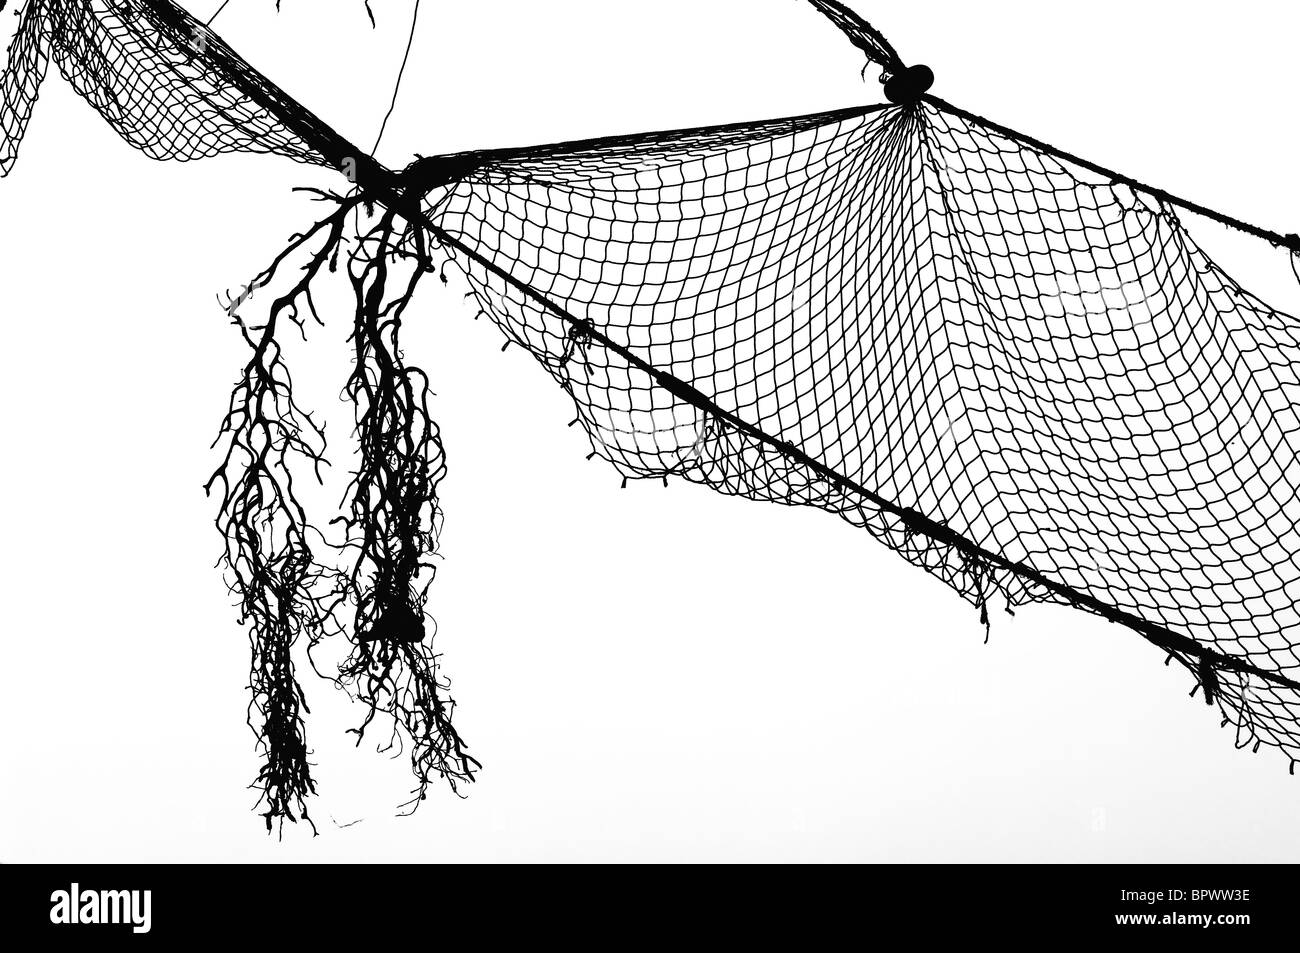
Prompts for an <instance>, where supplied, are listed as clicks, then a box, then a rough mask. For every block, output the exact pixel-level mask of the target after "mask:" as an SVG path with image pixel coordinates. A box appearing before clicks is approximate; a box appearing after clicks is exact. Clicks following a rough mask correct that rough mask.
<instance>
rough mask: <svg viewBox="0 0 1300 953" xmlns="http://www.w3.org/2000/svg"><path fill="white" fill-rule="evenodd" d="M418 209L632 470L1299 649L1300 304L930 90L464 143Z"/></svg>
mask: <svg viewBox="0 0 1300 953" xmlns="http://www.w3.org/2000/svg"><path fill="white" fill-rule="evenodd" d="M428 211H429V214H430V216H431V217H432V218H433V219H434V220H435V221H437V222H438V223H439V224H440V225H441V226H442V227H444V228H445V229H446V230H447V231H448V232H450V233H451V234H452V235H454V236H456V237H457V238H458V239H459V240H460V241H462V242H464V243H465V244H466V245H467V246H468V247H470V248H472V249H473V250H474V251H476V252H477V253H479V254H480V255H481V256H482V257H483V259H485V260H486V261H488V262H490V263H492V264H493V265H494V266H496V269H499V270H500V271H497V270H496V269H489V268H486V267H484V266H483V264H481V263H479V262H477V261H474V260H472V259H468V258H467V257H466V256H464V255H461V256H460V260H461V263H462V265H463V267H464V269H465V271H466V273H467V274H468V276H469V278H470V281H471V283H472V285H473V287H474V289H475V291H476V293H477V296H478V299H479V301H480V302H481V303H482V305H483V307H484V309H485V310H486V311H487V312H488V313H489V314H490V315H492V317H493V318H495V319H496V320H497V321H498V322H499V323H500V324H501V326H502V327H503V328H505V330H506V331H507V333H508V334H509V335H510V336H511V337H512V338H513V339H514V340H515V341H517V342H518V343H520V344H521V345H523V346H524V347H526V348H527V349H528V350H529V351H531V352H532V353H533V354H534V355H535V356H536V357H537V359H538V360H539V361H540V362H541V363H542V364H543V366H545V367H546V368H547V369H548V370H549V371H550V372H551V374H552V375H553V376H554V377H555V378H556V379H557V380H558V381H559V382H560V384H561V385H562V386H563V387H564V388H565V389H566V390H567V391H568V392H569V393H570V394H571V395H572V396H573V398H574V400H575V403H576V405H577V409H578V419H579V421H580V422H581V423H582V425H583V427H584V428H585V429H586V431H587V433H588V434H589V435H590V437H591V443H592V448H593V450H594V452H595V453H597V454H598V455H600V456H602V457H604V458H605V459H607V460H609V461H610V462H611V463H612V464H614V466H616V467H617V468H618V469H619V470H620V471H621V472H622V473H623V474H625V475H626V476H628V477H634V478H636V477H664V476H669V475H674V476H680V477H683V478H685V479H687V480H691V481H695V482H698V483H703V484H707V485H709V486H712V487H714V488H715V489H717V490H720V491H722V492H725V493H731V494H737V495H741V496H746V497H749V498H752V499H760V500H768V501H774V502H780V503H787V504H793V505H807V506H816V507H819V508H822V509H826V510H829V511H831V512H834V513H837V514H839V515H840V516H842V517H844V518H845V519H846V520H848V521H849V522H850V523H852V524H854V525H856V526H860V527H862V528H865V529H866V530H868V531H869V532H870V533H871V534H872V535H873V536H875V537H876V538H877V539H879V540H881V541H882V542H884V543H885V544H886V545H888V546H890V547H891V548H892V549H894V550H896V551H898V552H899V553H901V554H902V555H903V556H904V557H906V558H907V559H908V560H909V561H911V562H913V563H915V564H917V565H919V566H921V567H923V568H924V569H926V570H927V571H929V572H931V573H933V574H934V575H936V576H937V577H939V578H940V579H942V580H943V581H944V582H946V583H947V584H948V585H949V586H951V587H952V588H954V589H955V590H956V591H957V592H959V593H961V594H962V595H963V596H964V597H965V598H966V599H968V600H970V601H971V602H973V603H976V604H979V605H981V606H983V605H985V604H986V603H987V602H988V601H989V600H990V599H992V598H995V597H1000V598H1001V599H1002V600H1005V602H1006V604H1008V605H1009V606H1016V605H1020V604H1023V603H1026V602H1035V601H1059V602H1067V603H1074V604H1083V605H1084V607H1085V608H1086V607H1088V605H1087V604H1086V603H1087V600H1089V599H1091V600H1095V601H1097V602H1100V603H1104V604H1105V605H1106V606H1111V607H1115V608H1117V609H1118V610H1121V611H1123V612H1125V613H1129V614H1131V615H1132V616H1133V617H1135V618H1137V619H1140V620H1145V621H1147V622H1150V623H1155V624H1156V625H1158V626H1160V627H1163V628H1167V629H1168V630H1170V631H1172V632H1174V633H1181V634H1183V635H1185V636H1187V637H1189V638H1191V639H1193V640H1195V642H1196V643H1198V644H1200V645H1202V646H1206V647H1209V648H1212V649H1213V650H1215V651H1216V652H1219V653H1223V654H1224V655H1226V656H1229V657H1231V658H1234V659H1240V660H1244V661H1246V662H1248V663H1249V664H1250V665H1252V666H1254V667H1256V668H1258V669H1260V670H1263V671H1265V672H1270V673H1279V674H1283V675H1287V674H1290V675H1295V674H1296V670H1297V667H1298V665H1300V662H1298V660H1297V655H1296V650H1295V646H1296V639H1297V635H1298V634H1300V628H1298V623H1300V619H1298V618H1297V611H1296V597H1297V595H1300V583H1298V582H1297V580H1298V579H1300V564H1298V563H1297V559H1296V554H1297V553H1298V552H1300V531H1298V530H1297V521H1298V520H1300V503H1297V499H1296V497H1297V493H1296V487H1297V486H1298V485H1300V461H1298V460H1297V455H1296V448H1297V445H1298V443H1300V436H1298V435H1297V425H1298V423H1300V421H1298V420H1297V413H1296V400H1297V398H1298V397H1300V389H1298V388H1300V379H1298V378H1297V372H1296V367H1297V366H1298V364H1297V362H1298V361H1300V325H1298V324H1297V322H1296V321H1295V319H1293V318H1292V317H1290V316H1288V315H1285V314H1282V313H1279V312H1277V311H1275V310H1273V309H1271V308H1269V307H1267V306H1266V305H1265V304H1264V303H1263V302H1261V301H1260V300H1258V299H1257V298H1255V297H1253V296H1252V295H1251V294H1249V293H1248V292H1247V291H1245V290H1244V289H1243V288H1241V287H1240V286H1239V285H1238V284H1237V283H1236V282H1234V281H1233V280H1232V279H1231V278H1229V277H1228V276H1227V275H1226V274H1224V273H1223V271H1222V270H1220V269H1219V268H1218V267H1217V266H1216V265H1215V264H1214V263H1213V262H1212V261H1211V260H1210V259H1209V258H1208V257H1207V256H1206V255H1205V253H1204V252H1203V251H1201V250H1200V249H1199V248H1198V247H1197V246H1196V244H1195V243H1194V242H1193V241H1192V239H1191V238H1190V237H1189V235H1188V233H1187V231H1186V230H1185V229H1184V228H1183V227H1182V226H1181V225H1180V223H1179V220H1178V217H1177V215H1176V214H1175V212H1174V210H1173V209H1171V208H1170V207H1169V206H1168V205H1166V204H1164V203H1163V202H1161V201H1158V200H1156V199H1154V198H1152V197H1150V196H1144V195H1142V194H1140V193H1138V192H1136V191H1134V190H1133V189H1132V188H1130V187H1128V186H1126V185H1121V184H1116V183H1115V182H1112V181H1105V180H1100V179H1099V178H1098V177H1097V176H1092V175H1089V174H1087V173H1086V172H1084V171H1083V170H1080V169H1077V168H1071V167H1069V166H1068V165H1067V164H1066V163H1064V162H1062V161H1060V160H1058V159H1057V158H1055V157H1053V156H1051V155H1047V154H1045V153H1043V152H1041V151H1039V150H1037V149H1035V148H1032V147H1029V146H1027V145H1026V144H1025V143H1023V142H1019V141H1013V140H1011V139H1009V138H1007V137H1005V136H1003V135H1001V134H999V133H996V132H993V131H991V130H989V129H986V128H981V127H980V126H979V125H977V124H974V123H972V122H970V121H967V120H965V119H963V118H959V117H957V116H954V115H952V114H950V113H947V112H945V111H943V110H941V109H939V108H937V107H935V106H932V105H928V104H918V105H916V106H912V107H890V108H872V109H860V110H852V111H849V112H838V113H829V114H825V115H820V116H812V117H807V118H800V119H794V120H789V121H783V122H776V123H759V124H756V125H747V126H740V127H726V128H722V129H712V130H710V129H703V130H693V131H689V132H684V133H675V134H667V135H658V136H654V135H652V136H638V137H632V138H628V139H624V140H618V141H608V140H606V141H602V142H595V143H588V144H576V145H572V146H560V147H551V148H544V149H536V150H528V151H524V152H520V153H517V154H511V155H504V156H485V157H484V159H483V164H482V165H481V166H480V167H478V168H477V169H476V170H475V171H473V172H472V173H470V174H469V175H468V176H467V177H466V178H465V179H463V180H462V181H460V182H459V183H457V184H455V185H454V186H451V187H449V188H447V189H445V190H443V191H442V192H435V193H433V194H431V195H430V196H429V200H428ZM500 272H504V273H507V274H508V275H510V276H513V277H514V278H515V279H517V281H518V284H516V283H513V282H510V281H507V280H505V279H504V278H503V277H502V274H501V273H500ZM519 284H523V285H526V286H528V287H529V288H533V289H536V290H537V291H539V292H541V294H542V295H543V296H544V297H545V298H546V299H549V300H550V301H553V302H555V303H557V304H558V305H559V306H560V308H561V309H562V310H563V311H564V312H567V313H568V314H569V315H571V316H572V317H574V318H576V319H578V321H579V322H580V323H579V324H578V325H575V324H574V323H573V322H572V321H568V320H565V319H563V318H562V317H561V316H560V315H559V314H558V313H557V312H556V311H555V310H553V309H549V308H547V307H545V306H544V305H543V304H541V303H540V302H539V300H538V299H537V298H536V297H535V296H532V295H528V294H525V293H523V292H522V291H521V289H520V287H519ZM583 323H586V324H589V325H590V327H592V328H595V329H599V330H600V332H601V333H602V336H604V337H607V338H609V339H612V340H613V341H614V342H615V343H617V344H619V345H622V346H623V348H624V349H626V350H627V351H629V352H631V353H633V354H634V355H637V356H639V357H641V358H643V359H644V361H645V362H646V363H647V364H649V365H652V366H653V367H654V368H656V369H658V370H660V371H664V372H666V373H667V374H669V375H671V376H672V377H673V378H675V379H677V380H680V381H683V382H687V383H688V384H690V385H691V387H692V388H693V389H694V390H695V391H697V392H699V393H701V394H704V395H707V396H708V397H709V398H710V400H711V402H712V403H713V404H715V405H716V406H717V407H718V408H721V410H722V411H724V412H725V413H722V414H719V413H717V412H715V411H714V410H713V409H712V408H706V407H702V406H700V402H699V401H698V400H695V399H693V398H690V397H689V395H687V396H685V397H684V396H682V395H681V394H679V393H674V392H673V390H671V389H669V388H666V387H664V386H662V384H661V383H660V382H659V381H657V380H656V379H655V378H654V377H653V376H652V375H650V374H648V373H647V372H645V371H644V370H643V369H641V368H640V367H638V366H635V365H634V364H632V363H629V361H628V360H626V359H625V357H623V356H621V355H620V354H618V353H615V352H614V351H612V350H611V349H610V348H609V347H606V346H603V345H602V344H601V343H598V342H596V341H594V340H592V339H591V338H590V336H589V335H587V334H584V333H583V330H584V324H583ZM737 419H738V420H740V421H743V422H745V423H747V424H749V425H752V429H751V428H741V427H738V426H736V424H735V421H736V420H737ZM753 431H760V432H761V434H763V435H767V436H769V437H771V438H774V439H773V440H764V439H762V438H761V437H757V436H755V434H754V432H753ZM782 445H784V446H793V447H796V448H798V449H799V450H801V451H802V452H803V454H806V455H807V457H810V458H812V460H814V461H816V462H817V463H819V464H821V465H822V467H824V468H825V469H822V468H811V467H810V466H808V465H807V463H806V462H805V461H801V460H800V459H795V458H792V456H791V455H790V454H789V453H788V452H785V449H784V446H782ZM826 469H829V470H831V471H834V472H835V473H837V474H841V475H843V476H844V477H846V478H847V481H848V482H849V483H852V484H856V485H857V486H858V487H865V488H868V489H870V490H871V491H873V493H874V495H875V496H878V497H881V498H883V499H885V500H887V501H890V502H892V503H893V504H895V505H896V506H897V507H899V508H902V509H903V510H905V511H909V512H915V513H920V514H924V515H925V516H927V517H928V518H929V519H930V520H933V521H934V522H936V523H938V524H940V525H941V526H942V527H945V528H947V529H948V530H950V531H951V532H952V533H955V534H957V535H958V536H960V537H961V538H962V539H963V540H965V541H969V542H970V543H973V544H975V547H976V548H977V549H978V550H979V551H981V552H982V553H985V554H988V555H989V556H993V557H996V558H982V557H981V555H980V553H973V552H972V548H971V547H970V546H964V545H963V546H958V545H953V544H952V543H951V542H950V541H947V540H945V539H943V538H939V539H936V538H934V537H932V536H927V535H925V534H924V533H918V532H917V531H916V527H915V525H914V523H912V522H910V521H908V520H906V519H904V518H903V517H901V516H900V515H899V514H898V513H897V512H895V511H891V510H886V509H882V508H881V507H880V506H878V505H876V504H875V503H873V502H872V500H871V499H869V498H867V497H866V496H865V495H864V494H863V493H861V492H857V491H855V489H852V488H850V487H848V486H846V483H845V482H844V481H835V480H830V479H827V474H826ZM1008 563H1009V564H1012V565H1007V564H1008ZM1026 570H1028V572H1027V571H1026ZM1040 575H1041V576H1044V577H1046V578H1047V579H1049V580H1050V581H1052V582H1054V583H1056V584H1057V585H1055V586H1050V587H1049V586H1044V585H1041V584H1040V583H1039V582H1038V581H1037V577H1038V576H1040ZM1062 589H1068V590H1069V591H1068V592H1063V591H1062ZM1175 655H1176V657H1178V658H1181V659H1182V660H1183V661H1184V662H1185V663H1187V664H1188V667H1189V668H1191V669H1192V670H1193V671H1194V672H1196V673H1197V675H1198V678H1202V677H1204V676H1205V674H1206V673H1205V671H1204V667H1203V666H1202V665H1201V664H1200V659H1199V658H1198V657H1197V655H1196V654H1195V653H1186V652H1176V653H1175ZM1216 668H1217V666H1216ZM1210 677H1212V678H1215V679H1216V680H1217V682H1218V684H1217V686H1215V687H1216V688H1217V692H1216V693H1215V697H1216V698H1217V700H1218V702H1219V704H1220V706H1221V707H1222V709H1223V714H1224V717H1225V719H1226V720H1227V721H1229V722H1231V723H1232V724H1235V725H1237V726H1238V730H1239V736H1238V741H1239V743H1240V744H1243V745H1244V744H1248V743H1253V742H1259V741H1263V742H1266V743H1270V744H1275V745H1278V746H1279V747H1281V748H1283V749H1284V750H1285V751H1286V753H1287V755H1288V756H1290V757H1291V758H1292V759H1294V758H1295V757H1296V756H1297V755H1300V736H1298V735H1297V720H1296V719H1297V714H1298V713H1300V709H1297V707H1296V701H1297V696H1296V692H1295V691H1294V690H1293V689H1292V688H1291V687H1289V686H1286V685H1280V684H1276V683H1274V682H1270V681H1269V680H1267V679H1265V678H1261V677H1260V676H1259V675H1257V674H1255V673H1251V672H1237V671H1230V672H1226V673H1224V672H1220V673H1215V674H1213V675H1211V676H1210ZM1207 690H1208V687H1207Z"/></svg>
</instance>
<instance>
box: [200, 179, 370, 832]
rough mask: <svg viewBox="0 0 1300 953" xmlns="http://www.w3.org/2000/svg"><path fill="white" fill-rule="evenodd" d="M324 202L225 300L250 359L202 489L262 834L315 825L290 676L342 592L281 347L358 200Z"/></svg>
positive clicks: (315, 445) (308, 428)
mask: <svg viewBox="0 0 1300 953" xmlns="http://www.w3.org/2000/svg"><path fill="white" fill-rule="evenodd" d="M319 195H320V197H321V198H323V199H327V200H330V201H334V202H335V203H336V204H337V208H335V210H334V211H333V212H332V213H331V214H330V215H329V216H327V217H326V218H324V219H322V220H321V221H319V222H318V223H317V224H316V225H315V226H313V227H312V228H311V229H309V230H308V231H307V232H305V233H303V234H301V235H297V236H294V238H293V239H292V240H291V242H290V244H289V246H288V247H287V248H286V249H285V250H284V251H283V252H282V253H281V254H280V255H279V256H278V257H277V258H276V259H275V261H274V262H273V263H272V264H271V266H270V267H269V268H268V269H267V270H266V271H264V272H263V273H262V274H261V275H259V276H258V277H257V278H256V279H255V280H254V281H253V282H252V284H250V285H249V286H248V288H246V289H245V290H244V292H243V293H241V294H240V295H238V296H236V297H234V298H232V299H231V300H230V301H228V302H226V310H227V313H228V314H230V316H231V319H232V320H233V321H234V323H235V325H236V326H237V327H238V328H239V330H240V333H241V334H242V335H243V337H244V340H245V342H247V344H248V346H249V347H250V348H251V349H252V355H251V357H250V358H249V360H248V363H247V364H245V365H244V369H243V373H242V375H241V377H240V379H239V381H238V383H236V384H235V387H234V390H233V392H232V393H231V397H230V404H229V408H228V410H227V413H226V416H225V419H224V420H223V421H222V424H221V428H220V432H219V435H218V438H217V441H216V444H221V445H223V446H224V453H223V457H222V460H221V463H220V465H219V466H218V467H217V469H216V471H215V472H214V473H213V475H212V477H211V478H210V479H209V480H208V483H207V485H206V487H205V489H206V490H207V491H208V493H209V495H211V494H212V493H213V491H214V490H215V491H217V495H218V496H219V498H220V502H221V506H220V510H219V513H218V515H217V520H216V523H217V528H218V529H219V530H220V531H221V533H222V535H223V536H224V537H225V539H226V548H225V552H224V553H223V556H222V563H223V564H224V566H225V568H226V576H227V583H228V585H229V586H230V590H231V592H232V593H233V594H234V595H235V596H237V598H238V600H239V608H240V621H241V623H246V624H247V625H248V626H249V631H250V640H251V644H252V659H251V672H252V674H251V681H250V687H251V689H252V693H253V697H252V701H251V702H250V705H249V713H248V723H249V727H251V728H252V729H253V731H254V733H255V734H256V735H257V738H258V742H259V747H260V749H261V751H262V754H263V758H264V762H263V764H262V767H261V770H260V771H259V773H258V775H257V778H256V780H255V781H254V782H253V785H252V786H253V787H254V788H255V789H260V791H261V794H260V797H259V798H258V804H259V806H261V805H263V804H264V805H265V807H266V810H265V813H264V817H265V818H266V825H267V830H268V831H269V830H270V829H271V828H272V825H273V823H274V822H275V821H276V820H279V821H280V822H281V823H283V821H284V819H288V820H290V821H296V820H297V818H298V817H299V816H300V817H301V818H302V819H303V820H305V821H307V822H308V824H312V822H311V818H310V816H309V815H308V813H307V806H306V798H307V796H308V795H309V794H312V793H314V791H315V782H314V781H313V780H312V777H311V769H310V764H309V762H308V760H307V757H308V753H309V749H308V747H307V740H306V728H305V725H304V722H303V713H304V712H308V711H309V709H308V707H307V703H306V699H305V697H304V694H303V690H302V687H301V685H300V684H299V682H298V679H297V677H296V675H295V674H294V663H293V657H292V652H293V647H294V644H295V643H296V641H297V639H298V637H299V636H300V635H302V634H304V633H306V634H308V637H309V638H310V639H312V640H313V641H314V640H316V639H318V638H320V637H321V635H322V634H324V633H326V632H327V631H328V629H329V627H330V625H331V619H332V617H333V607H334V606H335V605H336V604H337V602H338V599H339V595H338V594H339V591H340V589H339V585H338V582H339V580H338V574H337V572H334V571H330V570H326V569H323V568H321V567H320V566H318V564H317V563H316V560H315V557H314V553H313V549H312V542H311V538H312V536H313V530H312V528H311V525H310V523H309V522H308V520H307V517H306V514H305V513H304V511H303V508H302V505H301V504H300V503H299V501H298V499H297V497H296V495H295V492H294V478H293V472H292V467H291V460H292V458H294V457H300V458H303V459H305V460H306V461H308V463H309V464H310V466H311V467H312V469H313V471H314V472H315V474H316V477H317V479H320V476H321V469H322V467H324V466H325V465H326V460H325V429H324V426H323V425H319V424H317V423H316V421H315V420H314V419H313V418H312V416H311V415H310V414H309V413H307V412H306V411H304V410H303V409H302V408H301V407H300V406H299V405H298V403H297V402H296V400H295V398H294V395H293V379H292V377H291V375H290V373H289V369H288V366H287V365H286V364H285V361H284V356H283V353H282V350H281V347H280V343H279V341H278V340H277V339H276V334H277V332H278V331H279V330H280V327H281V323H282V321H283V320H287V321H289V322H290V323H292V324H293V325H295V326H296V327H298V329H299V330H300V331H303V332H304V333H305V321H304V316H305V315H311V316H312V318H313V319H315V320H317V321H319V318H318V317H317V314H316V309H315V305H314V303H313V301H312V293H311V283H312V281H313V279H314V278H315V277H316V276H317V275H318V274H319V273H320V272H321V271H322V269H324V268H326V267H327V266H328V267H329V268H331V270H332V269H333V268H334V267H335V264H336V255H337V250H338V247H339V243H340V241H341V240H342V238H343V230H344V225H345V221H346V216H347V214H348V212H349V211H350V209H351V208H352V207H353V206H354V205H355V201H353V200H344V199H340V198H338V197H337V196H332V195H327V194H325V193H319ZM322 236H323V240H322ZM313 243H318V244H319V247H318V248H316V250H315V251H314V252H313V253H312V254H311V255H310V258H309V260H308V261H307V264H306V265H305V266H303V269H302V275H301V276H300V277H299V279H298V281H297V282H296V283H295V284H294V285H293V287H292V288H290V289H289V291H287V292H286V293H285V294H283V295H281V296H279V297H277V298H276V299H275V300H274V301H273V302H272V303H271V306H270V308H269V310H268V312H267V317H266V320H265V322H264V323H263V324H261V325H257V326H255V325H251V324H249V323H248V322H247V321H245V320H244V318H243V317H241V316H240V314H239V309H240V307H241V305H242V304H243V303H244V302H245V301H246V300H247V299H248V298H249V297H250V296H251V295H252V294H253V293H254V292H255V291H256V290H257V289H260V288H263V287H265V286H266V285H268V284H270V282H271V281H272V280H273V278H274V277H275V275H276V273H277V271H278V270H279V268H280V266H281V265H282V264H283V263H284V262H285V260H286V259H287V258H289V257H290V256H291V255H293V254H294V253H295V252H297V251H299V250H300V249H303V248H306V247H310V246H311V245H312V244H313ZM216 444H214V446H215V445H216ZM317 535H318V534H317ZM312 829H313V830H315V825H314V824H312Z"/></svg>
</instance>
